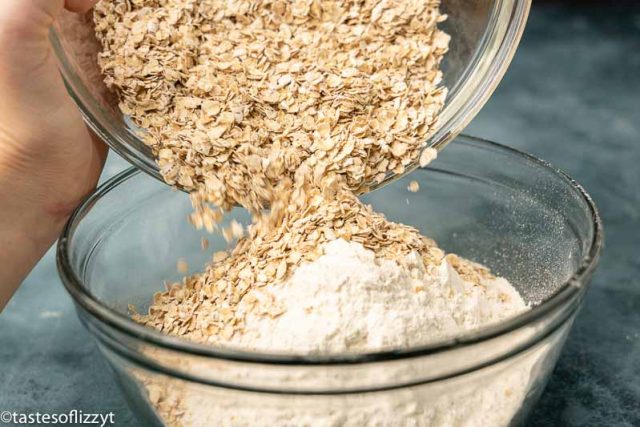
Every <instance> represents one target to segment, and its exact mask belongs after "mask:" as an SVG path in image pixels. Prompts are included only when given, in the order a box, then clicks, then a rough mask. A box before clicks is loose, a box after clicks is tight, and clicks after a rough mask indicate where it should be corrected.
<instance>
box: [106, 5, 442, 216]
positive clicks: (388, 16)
mask: <svg viewBox="0 0 640 427" xmlns="http://www.w3.org/2000/svg"><path fill="white" fill-rule="evenodd" d="M445 18H446V16H445V15H443V14H441V13H440V11H439V1H437V0H433V1H424V0H295V1H292V0H286V1H285V0H275V1H272V0H259V1H255V0H253V1H249V0H235V1H223V0H102V1H101V2H100V3H98V5H97V6H96V8H95V13H94V20H95V24H96V33H97V36H98V39H99V40H100V41H101V43H102V46H103V51H102V53H101V54H100V56H99V64H100V66H101V68H102V70H103V73H104V74H105V76H106V83H107V85H108V86H109V87H110V88H112V89H114V90H115V91H116V92H117V93H118V94H119V96H120V108H121V110H122V111H123V113H124V114H126V115H128V116H130V117H131V119H132V120H133V121H134V122H135V123H136V124H137V125H138V126H140V127H141V128H143V129H145V131H146V132H145V133H144V135H143V140H144V142H145V143H146V144H148V145H149V146H150V147H151V148H152V150H153V152H154V153H155V155H156V156H157V159H158V160H157V161H158V164H159V167H160V170H161V173H162V175H163V177H164V178H165V180H166V181H167V182H168V183H169V184H172V185H177V186H180V187H182V188H184V189H186V190H188V191H190V192H194V191H195V190H197V191H198V192H199V193H200V194H199V196H198V198H199V199H200V200H205V201H207V202H213V203H215V204H216V205H217V206H221V207H223V208H225V209H228V208H229V207H230V206H232V205H234V204H236V203H238V204H241V205H242V206H245V207H247V208H249V209H252V211H254V212H257V211H259V210H260V209H261V208H263V207H264V206H265V205H266V204H267V203H269V202H270V201H271V200H273V199H274V198H275V196H274V192H275V188H276V187H277V185H278V183H279V182H280V181H281V179H282V178H283V177H287V176H288V177H290V178H292V177H293V175H294V174H295V171H296V170H297V169H298V168H299V167H300V166H301V165H302V164H305V165H307V166H309V167H312V168H313V167H316V166H317V165H321V168H322V169H324V170H325V171H326V172H327V173H336V174H339V175H341V176H343V177H344V180H345V182H346V183H347V185H348V187H349V188H351V189H354V190H355V189H361V187H363V185H364V184H365V183H374V182H380V181H381V180H383V179H384V177H385V176H386V175H387V174H389V173H402V172H403V171H404V170H405V168H406V167H407V166H408V165H409V164H411V163H414V162H415V161H416V160H417V157H418V155H419V153H420V150H421V148H422V147H423V145H424V143H425V141H426V136H427V135H428V134H429V132H430V131H431V130H433V128H434V126H435V124H436V120H437V117H438V113H439V111H440V110H441V108H442V106H443V103H444V100H445V96H446V89H445V88H444V87H443V86H442V85H441V81H442V72H441V71H440V69H439V65H440V62H441V60H442V57H443V55H444V54H445V52H446V51H447V49H448V44H449V36H448V35H446V34H445V33H443V32H442V31H440V30H439V29H438V28H437V25H438V23H440V22H442V21H443V20H444V19H445Z"/></svg>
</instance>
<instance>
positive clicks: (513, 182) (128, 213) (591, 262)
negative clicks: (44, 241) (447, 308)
mask: <svg viewBox="0 0 640 427" xmlns="http://www.w3.org/2000/svg"><path fill="white" fill-rule="evenodd" d="M411 180H416V181H418V182H419V184H420V190H419V191H418V192H417V193H412V192H410V191H408V189H407V186H408V183H409V182H410V181H411ZM363 198H364V199H365V200H366V201H367V202H368V203H371V204H372V205H373V207H374V209H376V210H379V211H381V212H384V213H385V214H386V215H387V216H388V218H389V219H391V220H394V221H400V222H403V223H406V224H410V225H413V226H415V227H418V228H419V229H420V230H421V231H422V232H423V233H424V234H426V235H428V236H431V237H433V238H435V239H436V240H437V242H439V244H440V246H441V247H442V248H444V249H446V250H447V251H450V252H454V253H457V254H459V255H462V256H464V257H467V258H470V259H472V260H475V261H478V262H481V263H484V264H486V265H487V266H489V267H490V268H492V269H493V271H494V272H495V273H496V274H499V275H501V276H504V277H506V278H507V279H509V280H510V281H511V283H512V284H514V286H515V287H517V289H518V290H519V291H520V292H521V294H522V295H523V296H524V298H525V300H526V301H527V302H529V303H530V304H532V305H533V309H532V310H531V311H528V312H526V313H524V314H522V315H519V316H517V317H515V318H512V319H510V320H507V321H505V322H503V323H500V324H497V325H494V326H490V327H486V328H484V329H481V330H479V331H475V332H471V333H467V334H464V335H461V336H458V337H455V338H453V339H448V340H444V341H439V342H432V343H428V344H425V345H424V346H421V347H416V348H403V349H396V350H392V351H384V352H376V353H367V354H331V355H326V356H308V355H304V354H293V355H291V354H289V355H287V354H265V353H252V352H243V351H235V350H230V349H228V348H221V347H213V346H205V345H201V344H196V343H192V342H188V341H186V340H184V339H181V338H178V337H171V336H166V335H163V334H161V333H159V332H157V331H155V330H152V329H149V328H146V327H143V326H141V325H139V324H137V323H135V322H133V321H132V320H130V318H129V315H128V305H129V304H133V305H134V306H136V308H137V310H138V311H140V312H142V311H144V310H146V309H147V308H148V305H149V302H150V300H151V298H152V296H153V294H154V293H155V292H157V291H159V290H161V289H163V281H168V282H173V281H177V280H180V278H181V274H180V273H178V272H177V271H176V262H177V260H178V259H180V258H182V259H184V260H186V261H187V262H188V265H189V266H190V267H191V271H196V270H198V269H200V268H202V266H203V264H204V262H205V261H207V260H208V259H210V257H211V255H212V253H213V252H214V251H217V250H220V249H222V248H224V247H225V246H226V243H225V242H224V240H223V239H222V238H220V237H217V236H214V235H206V234H205V233H202V232H199V231H197V230H195V229H194V228H193V227H192V226H191V225H189V224H188V223H187V221H186V217H187V215H188V214H189V212H190V211H191V206H190V203H189V200H188V196H187V195H186V194H184V193H182V192H179V191H175V190H172V189H170V188H169V187H167V186H165V185H162V184H161V183H159V182H157V181H156V180H153V179H151V178H149V177H147V176H145V175H144V174H142V173H140V172H139V171H137V170H134V169H129V170H127V171H125V172H123V173H121V174H120V175H118V176H116V177H115V178H113V179H111V180H110V181H108V182H107V183H105V184H104V185H102V186H101V187H100V188H99V189H98V190H97V191H96V192H95V193H94V194H93V195H92V196H90V197H89V198H88V199H87V200H86V201H85V202H84V204H83V205H82V206H81V207H80V208H79V209H78V210H77V211H76V212H75V214H74V215H73V216H72V218H71V219H70V220H69V223H68V224H67V226H66V228H65V230H64V232H63V235H62V236H61V238H60V240H59V243H58V252H57V260H58V268H59V272H60V275H61V277H62V280H63V282H64V284H65V286H66V288H67V290H68V291H69V293H70V294H71V296H72V297H73V299H74V302H75V304H76V307H77V311H78V314H79V316H80V319H81V320H82V322H83V323H84V324H85V325H86V327H87V328H88V329H89V330H90V331H91V333H92V334H93V335H94V336H95V338H96V340H97V342H98V345H99V347H100V349H101V351H102V353H103V354H104V356H105V357H106V359H107V360H108V361H109V363H110V365H111V366H112V367H113V371H114V372H115V375H116V376H117V378H118V380H119V383H120V384H121V386H122V389H123V390H124V393H125V394H126V396H127V398H128V401H129V402H130V403H131V407H132V408H133V410H134V411H135V413H136V414H137V415H138V416H140V419H141V421H143V422H144V423H147V424H158V425H159V424H163V423H164V424H169V425H173V424H176V425H179V424H180V423H182V424H183V425H234V426H235V425H297V424H305V423H306V425H314V426H315V425H318V426H325V425H327V426H328V425H354V426H355V425H357V426H360V425H385V426H386V425H391V426H395V425H402V426H404V425H416V426H423V425H429V426H452V425H465V426H476V425H477V426H488V425H491V426H499V425H515V424H518V423H519V422H521V421H522V420H523V419H524V417H525V416H526V414H527V412H528V411H529V409H530V408H531V406H532V405H533V403H534V402H535V401H536V399H537V398H538V396H539V395H540V393H541V391H542V389H543V387H544V385H545V382H546V380H547V378H548V376H549V374H550V372H551V370H552V368H553V366H554V364H555V362H556V358H557V356H558V354H559V352H560V350H561V348H562V345H563V343H564V341H565V338H566V336H567V333H568V332H569V329H570V328H571V325H572V322H573V320H574V318H575V315H576V312H577V310H578V309H579V307H580V306H581V303H582V300H583V297H584V295H585V292H586V290H587V284H588V281H589V279H590V277H591V274H592V272H593V270H594V268H595V266H596V264H597V260H598V256H599V253H600V249H601V246H602V228H601V227H602V226H601V222H600V219H599V217H598V213H597V211H596V208H595V206H594V204H593V202H592V200H591V199H590V197H589V196H588V195H587V194H586V193H585V192H584V190H583V189H582V188H581V187H580V186H579V185H578V184H577V183H576V182H575V181H573V180H572V179H571V178H569V177H568V176H566V175H565V174H563V173H562V172H560V171H558V170H557V169H555V168H554V167H552V166H550V165H549V164H547V163H545V162H543V161H541V160H538V159H536V158H534V157H531V156H529V155H527V154H524V153H521V152H518V151H516V150H513V149H511V148H508V147H505V146H501V145H498V144H495V143H492V142H488V141H483V140H479V139H475V138H471V137H466V136H460V137H458V138H457V139H456V142H455V143H454V144H451V146H450V147H449V148H448V149H447V150H445V152H444V153H443V155H442V156H441V157H440V158H439V159H438V160H437V161H436V162H434V163H433V164H432V167H429V168H428V169H420V170H417V171H415V172H414V173H412V174H411V175H410V176H407V177H404V178H402V179H397V180H395V181H393V182H391V183H389V184H388V185H386V186H384V187H382V188H379V189H377V190H375V191H373V192H371V193H369V194H367V195H365V196H363ZM231 218H235V219H237V220H239V221H240V222H243V223H246V222H247V220H248V216H247V214H246V212H245V211H244V210H241V209H236V210H234V211H232V212H231V213H230V214H229V218H227V219H231ZM203 236H207V237H208V238H209V240H210V242H211V244H210V246H209V248H208V249H207V250H206V251H203V250H202V249H201V246H200V239H201V238H202V237H203ZM292 420H294V421H292Z"/></svg>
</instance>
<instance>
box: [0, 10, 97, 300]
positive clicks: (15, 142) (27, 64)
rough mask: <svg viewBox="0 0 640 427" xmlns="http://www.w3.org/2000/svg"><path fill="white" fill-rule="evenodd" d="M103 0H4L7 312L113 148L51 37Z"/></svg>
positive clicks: (0, 217) (0, 126) (2, 293)
mask: <svg viewBox="0 0 640 427" xmlns="http://www.w3.org/2000/svg"><path fill="white" fill-rule="evenodd" d="M96 2H97V0H1V1H0V204H1V206H2V209H1V210H0V260H2V263H1V264H0V310H1V309H2V307H3V306H4V304H5V303H6V301H8V299H9V297H10V295H11V294H12V293H13V291H14V290H15V288H16V287H17V286H18V284H19V283H20V282H21V281H22V280H23V279H24V276H26V274H28V272H29V271H30V270H31V268H32V267H33V265H34V264H35V263H36V262H37V260H38V259H39V258H40V257H41V256H42V255H43V254H44V253H45V252H46V250H47V249H48V248H49V247H50V246H51V244H52V243H53V241H54V240H55V239H56V237H57V236H58V234H59V232H60V230H61V228H62V226H63V225H64V222H65V221H66V219H67V218H68V216H69V215H70V213H71V212H72V211H73V208H74V207H75V206H76V205H77V204H78V202H79V201H80V200H81V199H82V198H83V197H84V196H85V195H86V194H87V193H88V192H89V191H91V189H93V188H94V187H95V185H96V183H97V181H98V177H99V176H100V172H101V170H102V166H103V165H104V161H105V159H106V154H107V149H106V147H105V146H104V145H103V144H102V143H101V142H100V141H99V140H98V138H97V137H95V135H93V134H92V133H91V132H90V131H89V130H88V129H87V127H86V126H85V124H84V122H83V120H82V117H81V115H80V112H79V111H78V110H77V108H76V106H75V104H74V103H73V101H72V100H71V99H70V98H69V96H68V94H67V92H66V89H65V87H64V84H63V81H62V79H61V77H60V74H59V72H58V69H57V64H56V60H55V57H54V55H53V52H52V50H51V46H50V45H49V39H48V33H49V29H50V27H51V25H52V24H53V22H54V21H55V19H56V17H57V16H59V15H60V14H61V13H62V12H63V9H64V8H67V9H68V10H71V11H74V12H86V11H87V10H89V9H90V8H91V7H93V5H94V4H95V3H96Z"/></svg>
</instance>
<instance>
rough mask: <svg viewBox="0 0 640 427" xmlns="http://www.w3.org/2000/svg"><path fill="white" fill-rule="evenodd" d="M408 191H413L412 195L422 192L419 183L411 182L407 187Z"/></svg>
mask: <svg viewBox="0 0 640 427" xmlns="http://www.w3.org/2000/svg"><path fill="white" fill-rule="evenodd" d="M407 190H409V191H411V192H412V193H417V192H418V191H419V190H420V184H419V183H418V181H411V182H410V183H409V185H408V186H407Z"/></svg>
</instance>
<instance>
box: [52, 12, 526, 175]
mask: <svg viewBox="0 0 640 427" xmlns="http://www.w3.org/2000/svg"><path fill="white" fill-rule="evenodd" d="M530 3H531V0H473V1H470V0H444V1H443V2H442V6H441V7H442V9H443V11H444V12H445V13H446V14H447V15H448V16H449V18H448V19H447V21H445V23H444V24H443V25H442V28H443V30H445V31H446V32H447V33H448V34H450V35H451V43H450V50H449V52H448V53H447V55H446V57H445V60H444V63H443V65H442V69H443V72H444V84H445V85H446V86H447V87H448V88H449V96H448V99H447V102H446V105H445V108H444V109H443V111H442V112H441V115H440V121H439V124H438V126H437V129H436V130H435V131H434V132H433V133H432V134H431V136H430V137H429V138H428V141H427V146H430V147H434V148H436V149H438V150H440V149H441V148H442V147H444V146H445V145H446V144H447V143H448V142H449V141H451V140H452V139H453V138H454V137H455V136H456V135H457V134H458V133H460V132H461V131H462V130H463V129H464V128H465V126H466V125H467V124H468V123H469V122H470V121H471V119H472V118H473V117H474V116H475V115H476V114H477V113H478V111H479V110H480V108H481V107H482V106H483V105H484V103H485V102H486V101H487V99H488V98H489V96H490V95H491V93H493V91H494V89H495V88H496V86H497V85H498V82H499V81H500V79H501V78H502V76H503V75H504V73H505V71H506V69H507V66H508V65H509V63H510V62H511V58H512V57H513V54H514V52H515V50H516V47H517V45H518V42H519V41H520V36H521V35H522V31H523V29H524V26H525V22H526V19H527V15H528V12H529V6H530ZM51 41H52V45H53V49H54V52H55V54H56V56H57V57H58V60H59V63H60V69H61V72H62V76H63V77H64V80H65V82H66V84H67V87H68V89H69V93H70V94H71V96H72V98H73V99H74V100H75V102H76V103H77V104H78V106H79V107H80V111H81V112H82V114H83V115H84V117H85V119H86V121H87V123H88V124H89V126H90V127H91V128H92V129H93V130H94V131H95V132H96V133H97V134H98V135H99V136H100V137H101V138H102V139H103V140H105V141H106V142H107V144H109V145H110V146H111V148H112V149H113V150H114V151H116V152H117V153H118V154H120V155H121V156H122V157H124V158H125V159H127V160H128V161H129V162H130V163H131V164H133V165H134V166H137V167H138V168H140V169H142V170H143V171H145V172H146V173H149V174H151V175H152V176H154V177H155V178H158V179H161V176H160V171H159V169H158V167H157V165H156V163H155V159H154V157H153V154H152V153H151V150H150V149H149V148H148V147H147V146H146V145H144V143H143V142H142V141H141V140H140V138H138V137H137V136H136V133H135V130H136V129H135V127H134V126H133V125H132V123H131V121H130V120H128V119H127V118H126V117H124V116H123V115H122V113H121V112H120V111H119V109H118V105H117V99H116V98H115V96H114V94H112V93H110V92H109V91H108V90H107V88H106V86H105V85H104V83H103V78H102V75H101V73H100V70H99V68H98V65H97V62H96V57H97V53H98V51H99V48H100V46H99V43H98V41H97V40H96V38H95V35H94V31H93V23H92V20H91V14H87V15H76V14H72V13H70V12H66V13H64V14H63V16H62V17H61V18H60V19H59V20H58V22H57V23H56V24H55V26H54V28H53V30H52V32H51ZM415 166H416V165H415V164H414V165H412V166H411V167H408V168H407V171H410V170H412V169H413V167H415Z"/></svg>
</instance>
